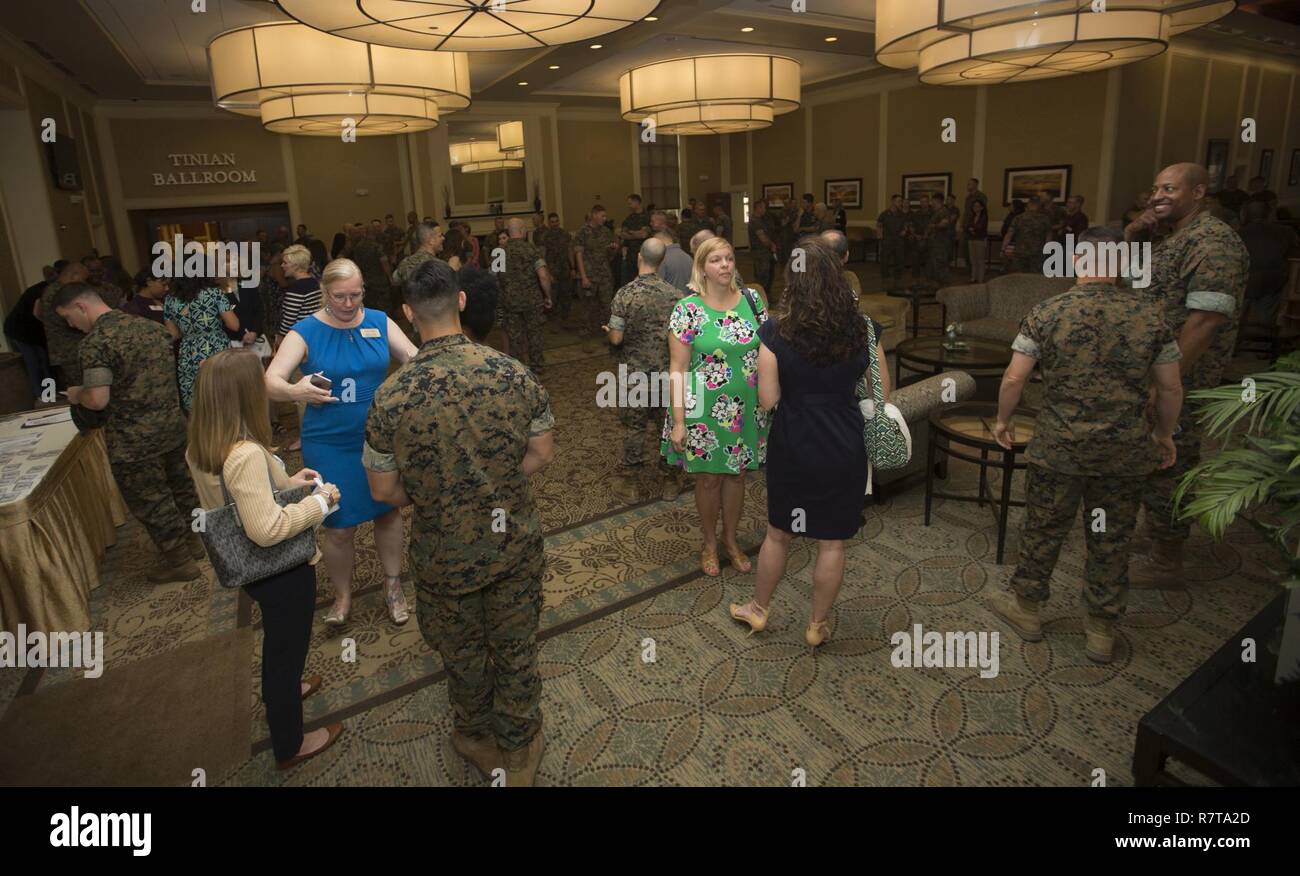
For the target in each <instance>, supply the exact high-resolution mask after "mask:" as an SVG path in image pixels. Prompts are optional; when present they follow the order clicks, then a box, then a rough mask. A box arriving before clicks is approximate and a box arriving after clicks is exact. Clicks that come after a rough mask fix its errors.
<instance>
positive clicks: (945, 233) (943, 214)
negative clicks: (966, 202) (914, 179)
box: [925, 201, 957, 289]
mask: <svg viewBox="0 0 1300 876" xmlns="http://www.w3.org/2000/svg"><path fill="white" fill-rule="evenodd" d="M954 213H955V211H950V210H949V209H948V208H947V207H945V206H944V205H943V203H942V202H938V201H937V202H934V206H933V207H932V209H931V211H930V225H929V229H928V231H929V234H928V239H927V243H928V249H927V258H926V267H925V274H926V277H927V278H928V279H929V281H930V282H931V283H932V284H934V288H935V289H940V288H942V287H943V286H944V285H945V284H946V283H947V282H948V262H949V260H951V258H952V250H953V245H954V238H953V234H954V232H955V230H956V228H955V226H956V222H957V218H956V216H954V215H953V214H954Z"/></svg>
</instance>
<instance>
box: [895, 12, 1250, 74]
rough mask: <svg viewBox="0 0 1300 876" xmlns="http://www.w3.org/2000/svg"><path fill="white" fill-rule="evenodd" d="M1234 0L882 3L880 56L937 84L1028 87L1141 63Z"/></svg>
mask: <svg viewBox="0 0 1300 876" xmlns="http://www.w3.org/2000/svg"><path fill="white" fill-rule="evenodd" d="M1236 6H1237V3H1236V0H1107V2H1106V5H1105V10H1104V11H1101V12H1094V11H1093V10H1092V7H1093V3H1092V0H1051V2H1038V3H1027V2H1024V0H1019V2H1017V0H877V2H876V60H877V61H878V62H879V63H881V64H884V65H885V66H887V67H898V68H907V67H917V68H919V70H920V78H921V81H922V82H925V83H928V84H931V85H988V84H993V83H1001V82H1028V81H1032V80H1035V79H1048V78H1051V77H1054V76H1068V75H1070V74H1073V73H1087V72H1091V71H1093V70H1102V69H1105V68H1107V67H1117V66H1119V65H1121V64H1129V63H1132V62H1134V61H1141V60H1143V59H1144V58H1150V57H1152V56H1154V55H1158V54H1160V53H1161V52H1163V51H1164V50H1165V49H1166V48H1168V46H1169V40H1170V39H1171V38H1172V37H1175V36H1177V35H1178V34H1180V33H1185V32H1186V31H1189V30H1194V29H1195V28H1198V27H1201V26H1202V25H1206V24H1209V23H1210V22H1212V21H1215V20H1217V19H1219V18H1222V17H1223V16H1225V15H1227V14H1228V13H1229V12H1231V11H1232V10H1233V9H1235V8H1236Z"/></svg>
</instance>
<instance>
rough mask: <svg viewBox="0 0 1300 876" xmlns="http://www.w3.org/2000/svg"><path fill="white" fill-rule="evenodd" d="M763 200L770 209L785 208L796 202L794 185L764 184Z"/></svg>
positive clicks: (790, 183) (789, 183)
mask: <svg viewBox="0 0 1300 876" xmlns="http://www.w3.org/2000/svg"><path fill="white" fill-rule="evenodd" d="M763 200H765V201H767V204H768V206H769V207H784V206H785V205H786V204H788V203H790V202H791V201H793V200H794V183H792V182H788V183H763Z"/></svg>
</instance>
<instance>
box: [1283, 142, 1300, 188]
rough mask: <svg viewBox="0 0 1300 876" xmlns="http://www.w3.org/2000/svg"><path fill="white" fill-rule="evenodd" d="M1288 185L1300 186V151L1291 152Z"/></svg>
mask: <svg viewBox="0 0 1300 876" xmlns="http://www.w3.org/2000/svg"><path fill="white" fill-rule="evenodd" d="M1286 184H1287V185H1289V186H1300V149H1292V150H1291V170H1290V171H1288V172H1287V175H1286Z"/></svg>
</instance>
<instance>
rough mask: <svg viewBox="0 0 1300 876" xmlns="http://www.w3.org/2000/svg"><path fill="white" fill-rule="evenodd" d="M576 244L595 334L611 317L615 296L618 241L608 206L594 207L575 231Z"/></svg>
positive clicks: (585, 295) (574, 246)
mask: <svg viewBox="0 0 1300 876" xmlns="http://www.w3.org/2000/svg"><path fill="white" fill-rule="evenodd" d="M573 248H574V255H575V256H576V257H577V260H578V277H579V278H580V279H581V281H582V295H583V297H584V298H586V299H587V328H588V329H589V330H590V331H591V332H592V333H593V334H595V333H596V332H599V331H600V330H601V329H600V327H601V326H602V325H604V324H605V322H606V321H607V320H608V318H609V303H610V301H611V300H612V299H613V298H614V275H613V273H612V272H611V271H610V268H609V259H610V256H611V255H612V254H613V253H615V252H617V251H618V241H617V240H616V239H615V238H614V232H612V231H611V230H610V229H609V228H608V227H607V226H606V225H605V208H604V207H602V206H601V205H600V204H597V205H596V206H594V207H592V208H591V212H590V213H589V214H588V215H587V224H586V225H583V226H582V227H581V228H580V229H578V233H577V234H576V235H574V238H573Z"/></svg>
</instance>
